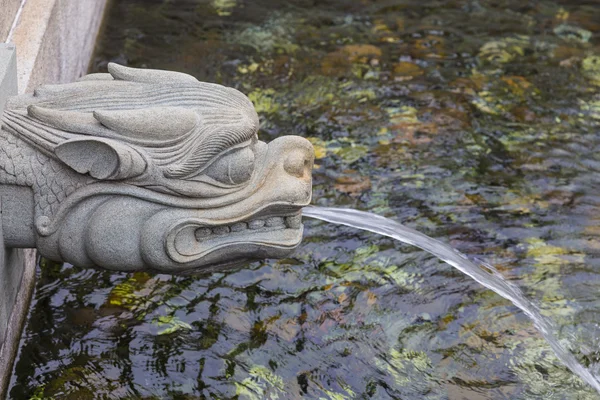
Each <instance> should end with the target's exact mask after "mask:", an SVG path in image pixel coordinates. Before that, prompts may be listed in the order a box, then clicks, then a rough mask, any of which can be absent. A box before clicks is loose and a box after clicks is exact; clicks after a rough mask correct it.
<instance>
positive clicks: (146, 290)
mask: <svg viewBox="0 0 600 400" xmlns="http://www.w3.org/2000/svg"><path fill="white" fill-rule="evenodd" d="M109 61H115V62H119V63H122V64H125V65H129V66H134V67H148V68H162V69H173V70H179V71H183V72H187V73H190V74H192V75H194V76H196V77H197V78H198V79H200V80H206V81H211V82H217V83H221V84H224V85H228V86H234V87H236V88H238V89H240V90H241V91H242V92H244V93H246V94H247V95H248V96H249V97H250V99H251V100H252V101H253V102H254V104H255V106H256V108H257V111H258V112H259V114H260V116H261V132H260V136H261V139H264V140H271V139H273V138H275V137H277V136H280V135H284V134H296V135H301V136H304V137H307V138H308V139H309V140H311V142H312V143H313V144H314V146H315V149H316V156H317V160H316V165H315V169H314V174H313V176H314V192H313V203H314V204H316V205H320V206H341V207H352V208H356V209H359V210H365V211H371V212H375V213H377V214H380V215H383V216H386V217H389V218H392V219H394V220H397V221H400V222H402V223H403V224H405V225H407V226H410V227H412V228H414V229H417V230H419V231H421V232H424V233H426V234H428V235H430V236H432V237H434V238H437V239H439V240H442V241H444V242H446V243H448V244H450V245H452V246H454V247H455V248H457V249H458V250H459V251H461V252H463V253H465V254H467V255H469V256H470V257H477V258H479V259H486V260H487V261H489V262H490V263H491V264H492V265H494V266H495V267H496V268H497V269H498V270H499V271H500V272H501V273H502V274H503V275H504V276H506V277H508V278H509V279H510V280H511V282H512V283H514V284H516V285H519V286H520V287H521V289H522V290H523V291H524V292H525V293H526V295H527V296H528V297H529V298H531V299H533V300H534V301H535V302H536V303H537V304H538V305H539V307H540V310H541V313H542V314H543V315H546V316H549V317H550V318H552V320H553V321H554V322H555V324H556V325H557V326H558V327H559V331H558V334H559V338H560V339H561V340H562V341H563V345H565V346H568V347H569V348H570V351H571V352H572V353H573V355H574V356H575V357H576V358H577V360H578V361H579V362H580V363H582V364H583V365H585V366H586V367H589V368H590V369H591V370H593V371H596V372H597V371H598V369H599V368H600V367H599V366H598V362H599V361H600V350H599V345H600V326H599V325H598V321H600V296H599V295H598V294H599V293H600V155H599V154H600V153H599V152H598V150H600V6H598V4H597V2H595V1H592V0H587V1H584V0H564V1H556V2H553V1H533V0H530V1H527V0H519V1H517V0H500V1H491V0H479V1H477V0H447V1H441V0H440V1H434V0H420V1H415V0H379V1H376V0H371V1H369V0H345V1H342V0H326V1H309V0H286V1H278V2H275V1H273V0H204V1H200V0H120V1H119V0H114V1H112V2H111V4H110V8H109V10H108V18H107V21H106V24H105V27H104V30H103V32H102V33H101V36H100V38H99V40H98V44H97V51H96V54H95V57H94V60H93V66H92V71H93V72H96V71H105V70H106V64H107V63H108V62H109ZM305 226H306V230H305V232H306V233H305V240H304V243H303V244H302V245H301V247H300V248H299V249H298V250H297V251H296V252H295V253H294V254H293V256H292V257H291V258H289V259H285V260H266V261H264V262H256V263H252V264H250V265H248V266H247V267H246V268H244V269H241V270H239V271H234V272H229V273H219V274H213V275H210V276H200V277H194V278H191V277H171V276H167V275H152V274H145V273H136V274H115V273H108V272H101V271H95V270H87V269H81V268H77V267H73V266H70V265H61V264H55V263H51V262H47V261H44V260H42V261H41V262H40V268H39V272H38V274H39V276H38V278H39V279H38V283H37V289H36V293H35V297H34V300H33V303H32V306H31V311H30V315H29V318H28V322H27V326H26V328H25V332H24V335H23V338H22V341H21V346H20V352H19V358H18V362H17V364H16V366H15V370H14V375H13V379H12V387H11V389H10V393H9V397H10V398H11V399H28V398H36V399H46V398H47V399H50V398H54V399H130V398H143V399H162V398H172V399H201V398H232V397H235V396H236V395H237V396H239V398H240V399H254V398H256V399H264V398H267V399H276V398H279V399H287V398H302V397H304V398H324V399H346V398H352V399H353V398H373V399H598V398H600V397H599V396H598V395H597V394H596V392H595V391H594V390H593V389H592V388H591V387H589V386H587V385H586V384H584V383H583V382H582V381H581V380H580V379H579V378H577V377H575V376H574V375H573V374H572V373H571V372H570V371H569V370H568V369H567V368H566V367H565V366H563V365H562V364H561V363H560V362H559V361H558V360H557V359H556V357H555V355H554V353H553V352H552V350H551V348H550V346H549V345H548V343H547V342H546V341H545V340H544V339H543V338H542V337H541V336H540V334H539V333H538V332H537V331H536V329H535V328H534V327H533V325H532V324H531V322H530V320H529V319H528V318H527V317H526V316H525V315H524V314H523V313H522V312H521V311H520V310H519V309H518V308H517V307H515V306H513V305H512V304H511V303H510V302H508V301H507V300H504V299H503V298H501V297H500V296H498V295H496V294H495V293H493V292H491V291H490V290H488V289H485V288H484V287H482V286H481V285H479V284H478V283H476V282H475V281H473V280H471V279H470V278H469V277H467V276H464V275H462V274H461V273H459V272H458V271H455V270H454V269H453V268H452V267H450V266H449V265H447V264H445V263H443V262H441V261H439V260H438V259H436V258H435V257H434V256H432V255H429V254H428V253H425V252H423V251H421V250H418V249H416V248H413V247H411V246H408V245H403V244H400V243H398V242H395V241H393V240H391V239H389V238H385V237H380V236H377V235H374V234H371V233H367V232H360V231H356V230H354V229H351V228H348V227H341V226H337V225H329V224H326V223H323V222H319V221H313V220H305Z"/></svg>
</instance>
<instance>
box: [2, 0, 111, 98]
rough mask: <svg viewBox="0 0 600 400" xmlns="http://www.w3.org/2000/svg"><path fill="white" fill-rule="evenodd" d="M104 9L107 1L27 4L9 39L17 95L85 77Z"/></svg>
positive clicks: (32, 1) (43, 0) (30, 1)
mask: <svg viewBox="0 0 600 400" xmlns="http://www.w3.org/2000/svg"><path fill="white" fill-rule="evenodd" d="M0 1H2V0H0ZM4 1H6V0H4ZM105 7H106V0H27V2H26V3H25V5H24V7H23V9H22V12H21V14H20V16H19V20H18V21H17V25H16V27H15V30H14V32H13V34H12V37H11V43H14V44H15V45H16V46H17V49H18V53H17V66H18V82H19V91H20V93H26V92H31V91H33V89H35V88H36V87H37V86H39V85H41V84H48V83H67V82H72V81H73V80H75V79H77V78H79V77H80V76H82V75H84V74H85V73H86V71H87V69H88V65H89V61H90V58H91V56H92V53H93V51H94V45H95V42H96V36H97V34H98V30H99V28H100V24H101V22H102V17H103V14H104V9H105Z"/></svg>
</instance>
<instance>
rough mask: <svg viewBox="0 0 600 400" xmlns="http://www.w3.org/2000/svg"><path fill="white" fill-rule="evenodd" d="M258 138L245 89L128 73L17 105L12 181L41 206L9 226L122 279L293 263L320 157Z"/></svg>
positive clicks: (9, 132)
mask: <svg viewBox="0 0 600 400" xmlns="http://www.w3.org/2000/svg"><path fill="white" fill-rule="evenodd" d="M258 127H259V122H258V116H257V114H256V112H255V110H254V107H253V105H252V103H251V102H250V100H249V99H248V98H247V97H246V96H244V95H243V94H242V93H240V92H239V91H237V90H235V89H232V88H228V87H224V86H221V85H216V84H211V83H204V82H199V81H198V80H196V79H195V78H194V77H192V76H190V75H186V74H182V73H178V72H170V71H159V70H146V69H133V68H127V67H123V66H119V65H116V64H109V73H108V74H91V75H87V76H85V77H83V78H82V79H81V80H80V81H78V82H75V83H70V84H64V85H47V86H41V87H39V88H38V89H37V90H35V92H34V94H33V95H23V96H18V97H13V98H11V99H10V100H9V102H8V103H7V107H6V110H5V112H4V115H3V117H2V130H1V131H0V184H2V185H4V187H5V188H8V190H11V188H13V189H14V193H15V196H16V197H20V198H21V200H22V201H18V202H17V205H18V204H33V209H32V210H31V215H29V216H27V215H22V218H21V221H18V222H15V219H14V218H12V219H11V220H10V221H3V226H5V227H6V228H8V229H5V231H7V230H8V231H10V232H14V233H13V235H12V236H13V239H12V240H10V244H11V245H12V246H15V247H33V246H35V247H37V248H38V250H39V252H40V253H41V254H42V255H43V256H45V257H47V258H50V259H53V260H60V261H67V262H70V263H72V264H76V265H80V266H93V267H102V268H107V269H112V270H121V271H137V270H142V269H148V270H156V271H161V272H168V273H181V272H193V271H196V270H199V269H202V270H208V271H212V270H217V269H220V268H223V267H230V266H232V265H234V264H239V263H241V262H245V261H247V260H252V259H260V258H266V257H283V256H286V255H287V254H289V252H290V251H291V250H293V249H294V248H295V247H296V246H298V244H299V243H300V241H301V239H302V230H303V226H302V223H301V208H302V207H303V206H305V205H306V204H308V203H309V202H310V198H311V189H312V187H311V184H312V181H311V172H312V164H313V159H314V154H313V148H312V146H311V144H310V143H309V142H308V141H307V140H305V139H303V138H301V137H297V136H284V137H281V138H277V139H275V140H273V141H272V142H271V143H269V144H268V145H267V144H266V143H264V142H262V141H259V140H258V138H257V131H258ZM16 186H19V187H20V188H19V189H20V191H18V190H17V188H16ZM24 187H25V188H29V190H25V191H23V190H22V189H23V188H24ZM5 190H6V189H5ZM17 192H18V193H17ZM27 193H29V196H30V197H32V198H33V202H31V200H30V199H29V200H28V199H27V198H25V197H27ZM17 205H15V207H16V208H18V207H17ZM25 208H26V207H25ZM21 209H23V207H21ZM19 212H20V214H26V213H24V212H23V211H22V210H21V211H19ZM14 225H17V226H14ZM32 231H33V234H32ZM7 240H8V239H7Z"/></svg>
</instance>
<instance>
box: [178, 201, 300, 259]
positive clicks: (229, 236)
mask: <svg viewBox="0 0 600 400" xmlns="http://www.w3.org/2000/svg"><path fill="white" fill-rule="evenodd" d="M273 214H274V211H273V210H271V212H269V213H268V214H265V215H256V216H253V217H251V218H249V219H247V220H242V221H235V222H232V223H229V224H223V225H210V226H209V225H208V224H206V223H201V222H199V221H198V222H196V221H194V220H187V221H185V222H182V223H179V224H178V225H177V226H175V227H174V228H173V229H172V230H171V231H170V233H169V235H168V239H167V252H168V253H169V256H170V257H171V258H172V259H173V260H174V261H176V262H179V263H190V262H193V261H196V260H199V259H201V258H206V260H207V261H208V260H209V259H211V258H212V257H211V256H217V255H218V256H219V258H220V261H221V262H223V261H224V260H227V261H234V260H237V259H252V258H266V257H281V256H282V255H285V254H286V253H289V252H290V251H291V250H293V249H294V248H295V247H296V246H298V245H299V244H300V241H301V240H302V233H303V230H304V229H303V225H302V214H301V211H300V210H296V211H294V212H290V213H285V214H284V213H282V214H283V215H273Z"/></svg>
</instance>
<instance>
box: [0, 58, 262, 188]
mask: <svg viewBox="0 0 600 400" xmlns="http://www.w3.org/2000/svg"><path fill="white" fill-rule="evenodd" d="M108 70H109V73H108V74H92V75H88V76H86V77H84V78H83V79H82V80H80V81H79V82H75V83H72V84H67V85H46V86H42V87H40V88H38V89H37V90H36V91H35V92H34V94H33V95H26V96H19V97H15V98H13V99H12V100H11V101H9V103H8V104H7V107H6V108H7V109H6V111H5V113H4V117H3V121H2V122H3V124H4V126H5V127H6V128H7V129H8V130H9V131H13V132H14V133H17V134H18V136H19V137H21V138H22V139H23V140H25V141H27V142H28V143H29V144H30V145H32V146H34V147H36V148H37V149H39V150H40V151H43V152H44V153H46V154H47V155H49V156H51V157H53V158H58V159H60V160H61V161H62V162H64V163H66V164H67V165H69V166H70V167H72V168H73V169H75V170H77V171H78V172H80V173H83V172H90V174H91V175H92V176H93V177H95V178H98V179H126V178H132V177H135V176H138V175H139V174H141V173H142V172H143V171H144V168H140V165H142V166H144V165H146V163H147V162H151V163H152V164H154V165H155V166H156V167H158V168H159V169H160V170H161V171H162V173H163V174H164V176H165V177H167V178H175V179H187V178H190V177H193V176H195V175H197V174H199V173H200V172H202V170H204V169H205V168H206V167H208V166H209V165H210V163H211V162H212V161H213V160H214V159H215V157H217V156H218V155H219V154H220V153H222V152H223V151H225V150H227V149H229V148H231V147H233V146H236V145H239V144H241V143H244V142H247V141H249V140H251V139H253V138H254V137H255V136H256V133H257V131H258V116H257V114H256V111H255V110H254V107H253V105H252V103H251V102H250V101H249V100H248V98H247V97H246V96H244V95H243V94H242V93H240V92H239V91H237V90H235V89H232V88H226V87H223V86H220V85H216V84H211V83H204V82H199V81H198V80H196V79H195V78H194V77H192V76H190V75H187V74H183V73H178V72H170V71H158V70H144V69H134V68H127V67H123V66H119V65H116V64H112V63H111V64H109V66H108ZM90 142H93V143H94V144H95V147H94V148H95V149H98V148H100V149H106V152H110V154H111V156H115V155H116V157H118V160H119V162H120V163H121V166H120V168H119V171H118V173H115V172H114V171H112V170H110V168H109V169H106V170H103V169H100V170H93V167H94V166H93V165H92V164H93V163H94V160H93V159H94V157H99V156H101V154H100V155H98V154H89V155H87V156H89V157H91V158H92V160H91V161H89V160H87V161H86V160H85V157H82V154H81V153H82V152H85V151H86V148H87V149H89V146H88V145H89V144H90ZM88 152H89V150H88ZM82 160H83V161H82ZM82 162H84V163H86V162H87V164H85V165H81V163H82ZM91 171H95V173H92V172H91Z"/></svg>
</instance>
